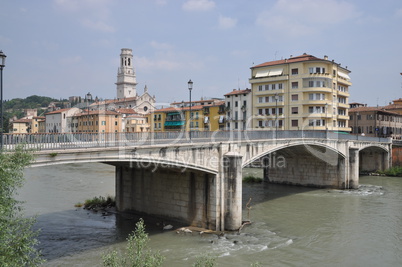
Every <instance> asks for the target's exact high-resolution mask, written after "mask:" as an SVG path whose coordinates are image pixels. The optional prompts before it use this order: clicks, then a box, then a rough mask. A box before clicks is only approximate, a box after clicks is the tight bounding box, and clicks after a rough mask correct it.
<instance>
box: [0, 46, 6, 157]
mask: <svg viewBox="0 0 402 267" xmlns="http://www.w3.org/2000/svg"><path fill="white" fill-rule="evenodd" d="M6 57H7V56H6V55H5V54H4V53H3V51H1V50H0V105H1V107H0V126H1V133H0V139H1V141H0V151H2V150H3V132H4V127H3V68H4V67H5V66H6Z"/></svg>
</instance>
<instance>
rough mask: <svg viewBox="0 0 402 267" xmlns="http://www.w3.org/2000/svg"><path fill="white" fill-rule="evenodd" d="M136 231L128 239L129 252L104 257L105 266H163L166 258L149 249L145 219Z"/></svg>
mask: <svg viewBox="0 0 402 267" xmlns="http://www.w3.org/2000/svg"><path fill="white" fill-rule="evenodd" d="M135 226H136V229H135V231H134V232H133V233H131V234H130V235H129V236H128V238H127V242H128V243H127V248H126V249H127V251H126V252H125V253H124V255H119V254H120V253H118V252H117V251H116V250H114V251H112V252H109V253H107V254H105V255H103V256H102V261H103V266H107V267H123V266H124V267H126V266H130V267H144V266H145V267H153V266H161V265H162V262H163V260H164V257H163V256H162V255H161V254H160V253H159V252H152V251H151V249H149V248H148V242H149V237H148V234H147V233H146V232H145V225H144V221H143V219H140V220H139V221H138V222H137V223H136V225H135Z"/></svg>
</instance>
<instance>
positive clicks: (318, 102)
mask: <svg viewBox="0 0 402 267" xmlns="http://www.w3.org/2000/svg"><path fill="white" fill-rule="evenodd" d="M301 102H302V105H321V106H322V105H325V104H328V102H330V100H327V99H325V100H303V101H301Z"/></svg>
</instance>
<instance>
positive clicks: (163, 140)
mask: <svg viewBox="0 0 402 267" xmlns="http://www.w3.org/2000/svg"><path fill="white" fill-rule="evenodd" d="M294 138H308V139H335V140H336V139H340V140H359V141H369V142H388V143H389V142H391V141H390V139H389V138H377V137H365V136H360V135H350V134H343V133H336V132H326V131H269V130H265V131H264V130H258V131H254V130H253V131H214V132H207V131H202V132H201V131H192V132H191V139H190V133H189V132H142V133H45V134H4V135H3V144H4V148H5V149H12V148H13V147H14V146H15V145H18V144H24V145H25V147H26V148H29V149H35V150H56V149H78V148H91V147H119V146H140V145H160V144H181V143H190V142H191V143H201V142H227V141H229V142H230V141H240V140H241V141H254V140H265V139H282V140H283V139H294Z"/></svg>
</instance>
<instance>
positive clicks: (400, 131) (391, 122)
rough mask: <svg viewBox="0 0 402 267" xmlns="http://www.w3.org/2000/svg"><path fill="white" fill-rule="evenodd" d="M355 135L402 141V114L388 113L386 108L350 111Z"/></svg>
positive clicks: (365, 108) (360, 108) (357, 108)
mask: <svg viewBox="0 0 402 267" xmlns="http://www.w3.org/2000/svg"><path fill="white" fill-rule="evenodd" d="M349 116H350V121H349V122H350V126H351V129H352V133H353V134H361V135H365V136H373V137H392V138H393V139H401V136H402V114H398V113H396V112H392V111H388V110H386V109H385V107H366V106H360V107H356V108H351V109H350V110H349Z"/></svg>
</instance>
